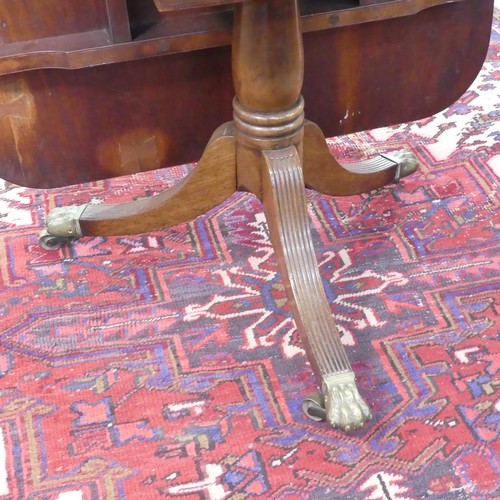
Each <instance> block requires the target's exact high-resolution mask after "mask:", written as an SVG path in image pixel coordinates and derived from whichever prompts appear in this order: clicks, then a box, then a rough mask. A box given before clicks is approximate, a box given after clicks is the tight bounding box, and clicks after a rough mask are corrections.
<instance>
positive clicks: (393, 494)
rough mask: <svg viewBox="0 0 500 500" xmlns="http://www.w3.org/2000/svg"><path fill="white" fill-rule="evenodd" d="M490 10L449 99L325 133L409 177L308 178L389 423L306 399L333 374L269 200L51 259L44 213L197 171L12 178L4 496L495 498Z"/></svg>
mask: <svg viewBox="0 0 500 500" xmlns="http://www.w3.org/2000/svg"><path fill="white" fill-rule="evenodd" d="M496 16H497V17H496V19H495V21H494V29H493V33H492V43H491V46H490V50H489V53H488V58H487V61H486V62H485V65H484V68H483V70H482V72H481V73H480V75H479V76H478V78H477V80H476V81H475V83H474V84H473V86H472V87H471V88H470V89H469V90H468V91H467V92H466V93H465V95H464V96H463V97H462V98H461V99H460V100H459V101H458V102H457V103H456V104H454V105H453V106H451V107H450V108H449V109H447V110H445V111H443V112H442V113H440V114H438V115H436V116H433V117H430V118H428V119H425V120H421V121H418V122H415V123H410V124H404V125H401V126H396V127H389V128H384V129H379V130H373V131H369V132H365V133H360V134H356V135H353V136H349V137H338V138H334V139H330V140H329V141H328V142H329V146H330V147H331V149H332V151H333V152H334V153H335V154H336V155H337V156H338V157H341V158H344V159H345V158H348V159H349V158H353V159H354V158H355V157H357V156H363V155H366V154H370V153H373V152H375V151H376V150H383V151H390V150H393V149H401V148H408V149H410V150H411V151H413V152H414V153H415V154H416V155H417V157H418V158H419V160H420V162H421V168H420V170H419V171H418V172H417V173H416V174H414V175H412V176H410V177H408V178H405V179H403V181H402V182H401V183H400V184H398V185H396V186H388V187H386V188H384V189H381V190H378V191H376V192H371V193H368V194H363V195H359V196H351V197H346V198H331V197H327V196H324V195H320V194H318V193H314V192H308V201H309V212H310V216H311V221H312V222H311V223H312V230H313V237H314V239H315V248H316V252H317V258H318V261H319V265H320V272H321V276H322V279H323V284H324V286H325V289H326V292H327V296H328V300H329V303H330V306H331V311H332V314H333V316H334V318H335V321H336V323H337V325H338V327H339V331H340V333H341V335H342V341H343V343H344V345H345V346H346V349H347V351H348V355H349V358H350V360H351V362H352V364H353V368H354V370H355V372H356V374H357V376H358V380H359V386H360V390H361V392H362V393H363V395H364V396H365V398H366V400H367V401H368V402H369V405H370V407H371V410H372V412H373V415H374V419H373V420H372V421H370V422H369V423H368V424H367V425H366V427H364V428H363V429H361V430H358V431H355V432H353V433H351V434H348V435H346V434H343V433H341V432H338V431H336V430H333V429H331V428H329V427H328V426H326V425H325V424H323V423H317V422H313V421H311V420H308V419H307V418H306V417H305V416H304V415H303V414H302V412H301V409H300V405H301V401H302V399H303V398H304V397H305V396H306V395H308V394H309V393H310V392H313V391H314V390H316V384H317V382H316V379H315V378H314V376H313V374H312V372H311V369H310V366H309V365H308V363H307V360H306V358H305V354H304V351H303V349H302V347H301V342H300V339H299V338H298V335H297V332H296V329H295V325H294V322H293V319H292V316H291V311H290V309H289V307H288V305H287V303H286V300H285V292H284V288H283V284H282V281H281V277H280V274H279V272H278V269H277V264H276V260H275V257H274V253H273V250H272V247H271V245H270V242H269V237H268V232H267V227H266V223H265V218H264V215H263V212H262V207H261V205H260V203H259V202H258V201H257V199H256V198H254V197H252V196H251V195H249V194H244V193H238V194H235V195H233V196H232V197H231V198H230V199H229V200H227V201H226V202H225V203H223V204H222V205H220V206H219V207H217V208H216V209H214V210H212V211H211V212H210V213H208V214H206V215H204V216H202V217H200V218H198V219H196V220H194V221H192V222H190V223H187V224H183V225H179V226H176V227H172V228H168V229H164V230H162V231H157V232H154V233H150V234H143V235H135V236H121V237H107V238H104V237H96V238H84V239H82V240H79V241H77V242H75V243H73V244H72V245H71V246H69V247H66V248H63V249H61V250H59V251H46V250H43V249H41V248H40V247H39V246H38V234H39V232H40V230H41V229H42V227H43V225H44V221H45V217H46V215H47V213H48V211H49V210H50V208H52V207H54V206H59V205H64V204H74V203H77V204H78V203H85V202H87V201H89V200H92V202H93V203H101V202H103V201H106V202H118V201H125V200H130V199H134V198H138V197H142V196H144V195H148V194H152V193H154V192H158V191H160V190H162V189H164V188H165V186H168V185H172V184H175V183H176V182H178V181H179V179H180V178H181V177H182V176H183V175H185V174H186V173H187V172H188V171H189V170H190V169H191V168H192V166H191V165H186V166H181V167H174V168H170V169H162V170H158V171H155V172H149V173H142V174H139V175H135V176H128V177H122V178H117V179H111V180H106V181H100V182H95V183H90V184H86V185H83V186H81V185H80V186H70V187H65V188H60V189H54V190H36V189H26V188H21V187H18V186H14V185H12V184H8V183H5V182H2V183H1V184H0V283H1V287H0V499H4V498H5V499H7V498H9V499H11V498H12V499H14V498H18V499H25V498H29V499H44V500H52V499H58V500H79V499H82V500H87V499H127V500H128V499H153V498H177V497H180V498H184V499H201V498H203V499H213V500H216V499H223V498H233V499H242V498H253V497H260V498H275V499H283V500H285V499H286V500H291V499H324V498H333V499H338V498H345V499H354V500H358V499H359V500H361V499H370V500H387V499H391V500H403V499H421V498H436V499H446V498H450V499H452V498H453V499H455V498H460V499H482V498H498V497H499V496H500V489H499V486H498V483H499V477H500V458H499V455H500V445H499V442H500V440H499V434H500V397H499V391H498V388H499V385H500V377H499V368H500V340H499V336H498V332H499V325H500V320H499V317H498V299H499V295H500V294H499V276H500V273H499V270H498V265H499V262H500V259H499V255H500V251H499V250H500V248H499V247H500V245H499V238H498V236H499V229H500V218H499V211H498V197H497V196H498V173H499V171H500V127H499V121H498V120H499V115H500V95H499V93H500V84H499V80H500V28H499V22H500V21H499V18H498V11H497V13H496ZM495 170H496V172H497V173H496V174H495Z"/></svg>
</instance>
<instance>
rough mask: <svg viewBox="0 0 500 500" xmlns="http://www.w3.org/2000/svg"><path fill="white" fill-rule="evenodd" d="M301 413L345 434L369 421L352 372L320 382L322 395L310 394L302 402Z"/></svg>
mask: <svg viewBox="0 0 500 500" xmlns="http://www.w3.org/2000/svg"><path fill="white" fill-rule="evenodd" d="M302 410H303V411H304V413H305V414H306V415H307V416H308V417H309V418H310V419H311V420H316V421H317V422H320V421H324V420H326V421H328V423H329V424H330V425H331V426H332V427H339V428H340V429H342V430H344V431H346V432H349V431H352V430H355V429H359V428H360V427H363V425H364V424H365V423H366V422H367V421H368V420H370V419H371V418H372V415H371V413H370V410H369V408H368V405H367V404H366V403H365V401H364V399H363V398H362V397H361V395H360V394H359V392H358V388H357V387H356V382H355V379H354V373H352V372H350V373H344V374H340V375H331V376H329V377H327V378H326V379H325V380H324V381H323V394H322V393H320V392H315V393H313V394H310V395H309V396H308V397H307V398H305V399H304V401H303V403H302Z"/></svg>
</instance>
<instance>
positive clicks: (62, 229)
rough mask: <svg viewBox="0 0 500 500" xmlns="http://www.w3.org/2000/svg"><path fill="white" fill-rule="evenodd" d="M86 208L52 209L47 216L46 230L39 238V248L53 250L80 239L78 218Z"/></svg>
mask: <svg viewBox="0 0 500 500" xmlns="http://www.w3.org/2000/svg"><path fill="white" fill-rule="evenodd" d="M86 208H87V204H85V205H72V206H68V207H56V208H54V209H52V210H51V211H50V212H49V215H48V216H47V222H46V230H45V231H42V233H41V234H40V237H39V243H40V246H41V247H42V248H44V249H45V250H55V249H57V248H60V247H61V246H62V245H64V244H66V243H69V242H70V241H72V240H74V239H78V238H81V237H82V236H83V233H82V230H81V228H80V217H81V216H82V214H83V212H84V211H85V209H86Z"/></svg>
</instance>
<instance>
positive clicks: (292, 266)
mask: <svg viewBox="0 0 500 500" xmlns="http://www.w3.org/2000/svg"><path fill="white" fill-rule="evenodd" d="M263 155H264V158H265V164H266V168H265V171H264V172H263V201H264V208H265V213H266V218H267V223H268V225H269V230H270V234H271V241H272V243H273V247H274V250H275V252H276V254H277V256H278V262H279V263H280V264H281V266H280V267H281V273H282V275H283V280H284V281H285V286H286V288H287V292H288V296H289V297H290V300H291V304H292V307H293V310H294V316H295V321H296V323H297V327H298V329H299V332H300V334H301V339H302V341H303V343H304V345H305V346H306V351H307V354H308V358H309V360H310V362H311V364H312V366H313V368H314V371H315V373H316V376H317V377H318V379H319V381H320V386H321V390H322V393H323V397H324V405H325V410H326V415H325V416H326V420H327V421H328V423H329V424H331V425H332V426H334V427H340V428H341V429H343V430H346V431H350V430H353V429H356V428H358V427H361V426H362V425H363V424H364V423H365V422H366V421H367V420H369V419H370V418H371V414H370V410H369V409H368V406H367V404H366V403H365V402H364V400H363V398H362V397H361V396H360V394H359V392H358V389H357V387H356V384H355V376H354V373H353V371H352V369H351V365H350V363H349V360H348V358H347V354H346V352H345V350H344V346H343V345H342V343H341V342H340V337H339V334H338V331H337V329H336V327H335V324H334V322H333V319H332V313H331V311H330V307H329V304H328V301H327V298H326V295H325V291H324V289H323V284H322V283H321V277H320V275H319V271H318V263H317V261H316V257H315V254H314V248H313V244H312V239H311V233H310V230H309V218H308V214H307V208H306V198H305V190H304V179H303V176H302V166H301V162H300V158H299V155H298V153H297V150H296V149H295V147H293V146H291V147H287V148H285V149H279V150H272V151H263ZM318 406H319V407H321V402H320V403H319V405H318ZM306 409H307V408H306ZM318 409H319V410H320V411H321V408H318ZM317 416H318V417H320V416H321V415H320V414H317Z"/></svg>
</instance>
